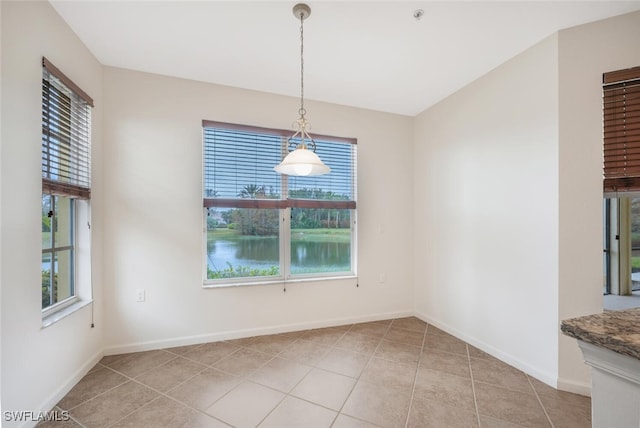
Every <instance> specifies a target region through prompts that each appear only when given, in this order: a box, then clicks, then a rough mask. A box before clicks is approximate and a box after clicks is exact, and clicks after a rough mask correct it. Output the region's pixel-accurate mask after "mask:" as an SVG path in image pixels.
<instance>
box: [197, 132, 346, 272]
mask: <svg viewBox="0 0 640 428" xmlns="http://www.w3.org/2000/svg"><path fill="white" fill-rule="evenodd" d="M203 134H204V136H203V140H204V142H203V205H204V210H205V219H206V227H205V239H204V241H205V243H206V248H205V266H206V274H205V284H208V285H220V284H237V283H255V282H276V281H282V280H295V279H310V278H323V277H325V278H326V277H341V276H354V275H355V272H356V266H355V255H356V251H355V248H356V246H355V243H356V240H355V220H356V148H357V146H356V141H355V140H354V139H346V138H337V137H322V136H314V139H316V142H317V153H318V155H319V156H320V158H321V159H322V160H323V161H324V162H325V163H326V164H327V165H328V166H330V167H331V172H330V173H329V174H326V175H321V176H311V177H292V176H285V175H281V174H278V173H277V172H275V171H274V170H273V167H274V166H276V165H277V164H279V163H280V161H281V160H282V158H283V157H284V155H286V154H287V151H288V147H287V141H288V140H287V138H288V137H290V136H291V134H292V133H291V132H287V131H280V130H272V129H264V128H256V127H249V126H244V125H234V124H225V123H219V122H210V121H204V122H203Z"/></svg>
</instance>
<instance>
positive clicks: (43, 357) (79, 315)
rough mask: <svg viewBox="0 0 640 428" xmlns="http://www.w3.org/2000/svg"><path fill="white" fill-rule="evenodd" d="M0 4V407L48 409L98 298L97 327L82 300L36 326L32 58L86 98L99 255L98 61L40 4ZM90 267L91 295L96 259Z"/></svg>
mask: <svg viewBox="0 0 640 428" xmlns="http://www.w3.org/2000/svg"><path fill="white" fill-rule="evenodd" d="M0 7H1V10H2V13H1V15H2V73H1V76H2V134H1V135H2V145H1V151H2V152H1V153H2V154H1V156H0V158H1V162H2V164H1V168H0V177H1V186H2V188H1V193H0V195H1V198H2V199H1V204H0V205H1V211H0V215H1V217H2V223H1V232H0V233H1V234H2V243H1V247H0V250H1V256H2V259H1V264H2V270H1V272H0V278H1V283H2V324H1V325H2V370H1V371H2V410H3V411H20V410H23V411H38V410H49V409H50V408H51V407H52V406H53V405H54V404H55V403H56V402H57V401H58V399H59V398H61V397H62V395H63V394H64V393H66V392H67V390H68V389H69V388H71V387H72V386H73V384H74V382H75V381H77V380H78V379H79V378H80V376H82V375H83V374H84V372H85V371H86V370H88V369H89V368H90V367H91V366H92V365H93V364H94V363H95V361H96V360H97V359H98V358H99V357H100V356H101V351H102V331H103V327H104V326H103V324H102V311H101V308H100V306H99V305H97V306H96V308H95V321H96V327H95V328H94V329H92V328H91V327H90V324H91V305H89V306H86V307H84V308H82V309H81V310H79V311H78V312H76V313H74V314H72V315H70V316H68V317H67V318H64V319H63V320H61V321H59V322H57V323H55V324H54V325H52V326H49V327H47V328H41V326H42V317H41V311H40V302H41V296H40V285H39V284H40V283H41V272H40V263H41V232H40V223H41V192H42V190H41V189H42V187H41V186H42V184H41V173H40V157H41V155H40V141H41V133H42V126H41V115H42V108H41V106H42V66H41V62H42V56H46V57H47V58H48V59H49V60H51V62H53V64H55V65H56V66H57V67H59V68H60V69H61V70H62V71H63V72H64V73H65V74H67V75H68V76H69V77H70V78H71V79H72V80H73V81H74V82H75V83H77V84H78V85H79V86H80V87H81V88H82V89H83V90H85V91H86V92H87V93H88V94H89V95H91V96H92V97H93V98H94V100H95V104H96V107H95V108H94V109H93V156H94V164H93V174H94V183H95V184H94V187H93V190H94V193H93V195H94V199H93V209H94V219H93V220H94V221H93V231H94V260H100V259H101V257H102V255H101V238H102V236H101V230H102V228H101V220H102V219H101V217H102V215H101V211H102V208H103V207H102V205H101V202H100V197H101V192H102V189H101V179H100V175H101V173H102V168H101V163H100V158H101V156H102V153H101V151H102V141H101V133H102V130H101V128H102V117H101V116H102V99H101V95H102V68H101V66H100V64H99V63H98V62H97V61H96V60H95V58H94V57H93V56H92V55H91V54H90V53H89V51H88V50H87V49H86V48H85V47H84V45H83V44H82V43H81V42H80V41H79V40H78V38H77V37H76V36H75V34H74V33H73V32H72V31H71V30H70V29H69V28H68V27H67V25H66V24H65V23H64V22H63V21H62V20H61V19H60V17H59V16H58V15H57V14H56V12H55V11H54V10H53V9H52V8H51V6H50V5H49V3H47V2H7V1H3V2H1V3H0ZM94 273H95V278H96V279H97V280H96V282H95V288H96V291H95V296H96V299H97V300H98V301H99V300H100V295H101V288H100V284H101V282H100V280H99V279H100V276H101V273H102V271H101V269H100V264H99V263H97V264H95V265H94ZM11 425H12V424H7V426H11ZM3 426H5V423H4V422H3Z"/></svg>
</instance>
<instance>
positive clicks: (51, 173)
mask: <svg viewBox="0 0 640 428" xmlns="http://www.w3.org/2000/svg"><path fill="white" fill-rule="evenodd" d="M72 88H73V89H72ZM76 90H77V91H76ZM78 92H80V93H78ZM92 105H93V101H92V100H91V98H89V97H88V96H87V95H86V94H85V93H84V92H82V91H81V90H79V88H77V86H75V84H73V82H71V81H70V80H69V79H68V78H67V77H66V76H64V74H62V73H61V72H60V70H58V69H57V68H56V67H54V66H53V65H52V64H51V63H50V62H49V61H47V60H46V59H45V58H43V69H42V188H43V192H45V193H52V194H58V195H63V196H68V197H73V198H82V199H89V198H90V196H91V106H92Z"/></svg>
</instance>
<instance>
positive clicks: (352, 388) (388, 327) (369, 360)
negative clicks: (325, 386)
mask: <svg viewBox="0 0 640 428" xmlns="http://www.w3.org/2000/svg"><path fill="white" fill-rule="evenodd" d="M374 322H375V321H374ZM391 324H393V320H391V322H389V325H388V326H387V329H386V330H385V331H384V334H382V336H380V338H379V339H378V344H377V345H376V347H375V349H374V350H373V352H372V353H371V355H370V356H369V359H368V360H367V363H366V364H365V365H364V367H363V368H362V370H361V371H360V374H359V375H358V377H357V378H355V379H356V381H355V382H354V383H353V386H352V387H351V391H349V393H348V394H347V396H346V397H345V399H344V401H343V402H342V406H340V409H339V410H338V413H337V414H336V417H335V419H334V420H333V423H332V424H331V426H332V427H333V425H334V424H335V423H336V421H337V420H338V416H340V415H341V414H343V413H342V410H343V409H344V406H345V404H347V401H349V398H350V397H351V394H353V391H354V390H355V389H356V386H357V385H358V382H360V377H362V373H364V371H365V370H366V369H367V367H369V364H370V363H371V360H372V359H373V356H374V355H375V354H376V351H377V350H378V348H379V347H380V344H381V343H382V339H383V338H384V336H385V335H386V334H387V333H388V332H389V329H390V328H391ZM354 325H355V324H352V325H351V328H349V330H348V331H351V329H352V328H353V326H354ZM345 334H346V333H345ZM336 343H337V342H336ZM334 346H335V344H334ZM338 349H340V348H338ZM344 415H345V416H349V417H353V416H350V415H347V414H346V413H344ZM356 419H358V420H362V419H360V418H356ZM365 422H367V423H371V424H373V422H369V421H365ZM373 425H377V424H373Z"/></svg>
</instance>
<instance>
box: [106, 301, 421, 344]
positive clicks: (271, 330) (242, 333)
mask: <svg viewBox="0 0 640 428" xmlns="http://www.w3.org/2000/svg"><path fill="white" fill-rule="evenodd" d="M413 314H414V312H413V311H400V312H386V313H379V314H375V315H366V316H359V317H348V318H335V319H332V320H319V321H309V322H303V323H293V324H281V325H276V326H271V327H259V328H250V329H242V330H229V331H223V332H216V333H208V334H200V335H195V336H184V337H174V338H170V339H161V340H151V341H146V342H138V343H130V344H121V345H114V346H109V347H107V348H105V349H104V355H117V354H127V353H130V352H141V351H151V350H155V349H164V348H172V347H175V346H187V345H197V344H200V343H208V342H218V341H220V340H231V339H240V338H244V337H252V336H264V335H267V334H278V333H287V332H291V331H300V330H309V329H313V328H323V327H335V326H340V325H346V324H356V323H361V322H369V321H380V320H386V319H391V318H401V317H408V316H412V315H413Z"/></svg>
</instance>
